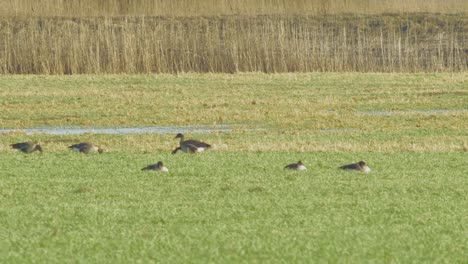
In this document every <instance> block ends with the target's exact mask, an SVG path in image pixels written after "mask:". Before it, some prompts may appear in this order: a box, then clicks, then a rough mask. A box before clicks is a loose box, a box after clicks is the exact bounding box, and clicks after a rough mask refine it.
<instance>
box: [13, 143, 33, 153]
mask: <svg viewBox="0 0 468 264" xmlns="http://www.w3.org/2000/svg"><path fill="white" fill-rule="evenodd" d="M10 146H11V148H14V149H18V150H21V151H23V152H24V151H27V150H28V148H31V147H32V143H30V142H21V143H16V144H11V145H10Z"/></svg>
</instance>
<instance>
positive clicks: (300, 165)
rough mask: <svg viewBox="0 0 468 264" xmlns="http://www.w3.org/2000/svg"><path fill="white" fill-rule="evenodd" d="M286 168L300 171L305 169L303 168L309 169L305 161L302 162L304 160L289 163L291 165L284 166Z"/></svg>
mask: <svg viewBox="0 0 468 264" xmlns="http://www.w3.org/2000/svg"><path fill="white" fill-rule="evenodd" d="M284 169H285V170H286V169H288V170H298V171H303V170H307V168H306V166H304V163H302V161H298V162H297V163H292V164H289V165H286V167H284Z"/></svg>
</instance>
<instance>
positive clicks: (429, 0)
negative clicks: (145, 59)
mask: <svg viewBox="0 0 468 264" xmlns="http://www.w3.org/2000/svg"><path fill="white" fill-rule="evenodd" d="M3 2H5V3H2V4H1V5H0V16H70V17H77V16H86V17H89V16H127V15H145V16H217V15H239V14H242V15H275V14H276V15H277V14H281V15H298V14H299V15H323V14H343V13H347V14H348V13H353V14H381V13H406V12H432V13H435V12H437V13H440V12H442V13H460V12H465V13H466V12H468V1H465V0H385V1H382V0H255V1H252V0H177V1H173V0H131V1H129V0H106V1H96V0H47V1H37V0H8V1H3Z"/></svg>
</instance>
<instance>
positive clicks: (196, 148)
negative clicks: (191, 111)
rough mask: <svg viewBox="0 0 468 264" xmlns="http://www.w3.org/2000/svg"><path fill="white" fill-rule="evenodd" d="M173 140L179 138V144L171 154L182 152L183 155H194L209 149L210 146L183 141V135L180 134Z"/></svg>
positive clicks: (195, 141)
mask: <svg viewBox="0 0 468 264" xmlns="http://www.w3.org/2000/svg"><path fill="white" fill-rule="evenodd" d="M175 138H180V142H179V146H178V147H177V148H176V149H174V150H173V151H172V154H176V153H177V151H179V150H182V151H183V152H185V153H196V152H202V151H204V150H206V149H209V148H211V145H210V144H206V143H204V142H201V141H198V140H193V139H188V140H184V135H182V134H181V133H179V134H177V136H176V137H175Z"/></svg>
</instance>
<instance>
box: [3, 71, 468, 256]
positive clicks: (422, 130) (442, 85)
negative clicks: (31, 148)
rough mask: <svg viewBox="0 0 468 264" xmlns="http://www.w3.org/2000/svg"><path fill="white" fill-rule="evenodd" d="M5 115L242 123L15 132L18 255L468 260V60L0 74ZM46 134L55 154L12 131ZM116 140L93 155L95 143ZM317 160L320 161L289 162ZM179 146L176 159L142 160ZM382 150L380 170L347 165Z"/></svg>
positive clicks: (9, 223) (13, 248)
mask: <svg viewBox="0 0 468 264" xmlns="http://www.w3.org/2000/svg"><path fill="white" fill-rule="evenodd" d="M0 83H1V89H0V107H1V109H2V111H0V127H2V128H30V127H40V126H52V127H55V126H80V127H81V126H85V127H86V126H97V127H120V126H124V127H132V126H173V125H175V126H185V125H193V124H206V125H215V124H232V125H234V126H233V130H232V131H231V132H223V133H220V132H218V133H202V134H196V133H189V135H190V136H191V137H194V138H197V139H201V140H203V141H206V142H208V143H211V144H213V149H212V150H209V151H207V152H205V153H200V154H199V155H187V154H185V153H178V154H177V155H171V154H170V151H171V150H172V149H173V148H174V147H175V146H177V140H175V139H174V136H175V135H173V134H138V135H102V134H101V135H94V134H85V135H64V136H57V135H45V134H33V135H27V134H24V133H21V132H13V133H7V134H0V160H1V163H0V166H1V170H0V175H1V177H0V262H5V263H18V262H22V263H24V262H40V263H45V262H46V263H56V262H63V260H64V259H67V260H69V261H71V262H92V263H111V262H151V261H152V262H171V263H173V262H176V263H178V262H197V263H206V262H216V263H220V262H222V263H226V262H228V263H239V262H249V263H252V262H321V261H327V262H446V263H464V262H466V260H467V259H468V255H467V253H466V252H468V248H467V245H468V236H467V234H468V230H467V227H466V224H464V223H466V222H468V213H467V209H466V204H467V203H466V201H467V198H468V197H467V192H466V190H467V189H468V178H467V172H468V171H467V168H466V167H467V166H466V165H467V161H466V160H467V150H468V135H467V133H466V131H467V128H468V106H467V102H468V91H467V86H468V75H467V74H466V73H437V74H427V73H425V74H395V73H393V74H391V73H367V74H362V73H304V74H299V73H295V74H273V75H268V74H261V73H243V74H181V75H105V76H100V75H73V76H22V75H11V76H0ZM26 140H31V141H37V142H39V143H40V144H42V146H43V148H44V153H42V154H39V153H34V154H31V155H25V154H22V153H19V152H16V151H13V150H11V149H8V145H9V144H11V143H13V142H18V141H26ZM84 140H87V141H91V142H94V143H96V144H98V145H101V146H102V147H103V148H104V149H105V152H104V153H103V154H102V155H87V156H86V155H79V154H76V153H72V152H71V151H67V149H66V147H67V146H68V145H70V144H71V143H75V142H79V141H84ZM299 159H300V160H302V161H303V162H304V163H305V164H306V166H307V167H308V170H307V171H304V172H300V173H297V172H290V171H284V170H283V167H284V165H286V164H288V163H292V162H295V161H297V160H299ZM158 160H162V161H164V162H165V164H166V165H167V166H168V167H169V170H170V172H169V173H167V174H158V173H152V172H142V171H141V170H140V169H141V168H143V167H144V166H146V165H148V164H151V163H155V162H156V161H158ZM359 160H365V161H366V162H367V163H368V164H369V166H370V167H371V169H372V172H371V173H369V174H361V173H353V172H344V171H340V170H338V169H337V167H338V166H340V165H343V164H347V163H350V162H356V161H359Z"/></svg>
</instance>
